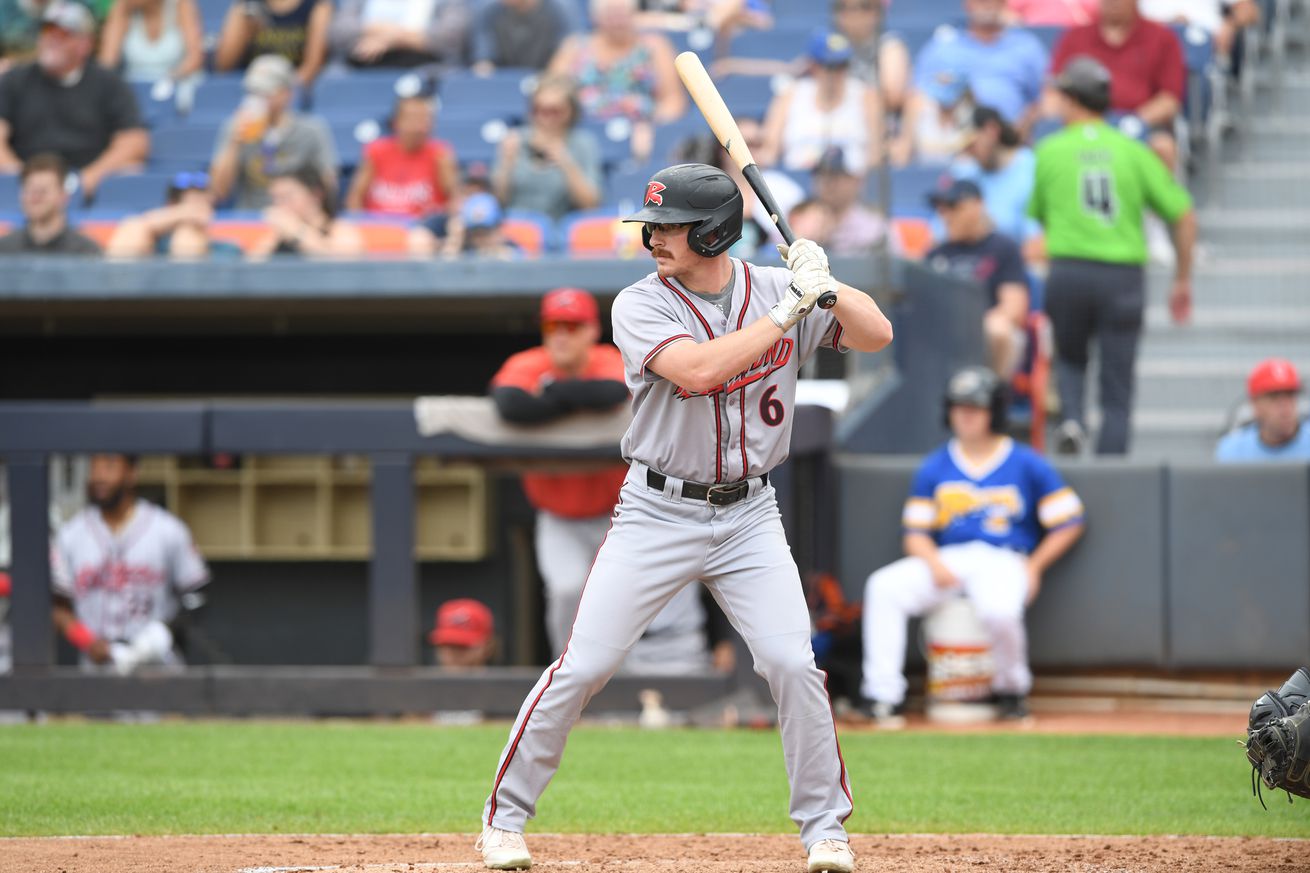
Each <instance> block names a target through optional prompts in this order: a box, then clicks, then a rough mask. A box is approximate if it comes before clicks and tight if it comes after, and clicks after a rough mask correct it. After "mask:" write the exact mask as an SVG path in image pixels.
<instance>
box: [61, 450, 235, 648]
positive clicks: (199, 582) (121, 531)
mask: <svg viewBox="0 0 1310 873" xmlns="http://www.w3.org/2000/svg"><path fill="white" fill-rule="evenodd" d="M135 485H136V460H135V459H134V458H132V457H130V456H127V455H94V456H92V458H91V469H90V475H89V478H88V481H87V499H88V500H89V502H90V503H91V505H90V506H88V507H87V508H86V509H84V510H82V511H81V512H79V513H78V514H77V515H75V516H73V518H71V519H69V520H68V522H67V523H66V524H64V525H63V526H62V527H61V528H60V529H59V531H58V532H57V533H56V534H55V539H54V544H53V546H52V547H51V555H50V571H51V577H52V582H53V587H54V592H55V610H54V616H55V626H56V627H57V628H58V629H59V631H60V632H61V633H63V634H64V636H65V637H66V638H67V639H68V641H69V642H71V643H72V644H73V645H74V646H76V647H77V648H78V650H79V651H81V653H82V666H83V668H84V669H88V670H95V669H97V668H98V667H103V668H105V669H107V670H110V671H112V672H115V673H119V674H127V673H131V672H132V671H133V670H135V669H136V668H137V667H138V666H142V665H145V664H162V665H175V664H180V663H181V657H180V655H179V654H178V653H177V651H176V650H175V649H174V645H173V643H174V639H173V637H174V631H175V630H176V628H177V626H178V624H179V622H180V621H181V620H182V618H183V617H184V616H185V614H186V612H187V610H186V607H185V606H184V601H190V599H191V598H194V597H196V596H197V595H196V594H195V592H197V591H198V590H199V589H200V588H201V587H202V586H203V585H205V583H207V582H208V581H209V570H208V568H207V567H206V566H205V562H204V560H203V559H202V558H201V557H200V554H199V553H198V552H197V551H196V548H195V546H194V545H193V544H192V542H191V533H190V531H188V530H187V528H186V525H184V524H183V523H182V522H181V521H180V520H178V519H177V518H176V517H175V516H173V515H171V514H169V513H168V511H166V510H164V509H162V508H160V507H158V506H156V505H155V504H153V503H150V502H148V501H145V500H140V499H138V498H137V496H136V493H135ZM192 602H193V601H192Z"/></svg>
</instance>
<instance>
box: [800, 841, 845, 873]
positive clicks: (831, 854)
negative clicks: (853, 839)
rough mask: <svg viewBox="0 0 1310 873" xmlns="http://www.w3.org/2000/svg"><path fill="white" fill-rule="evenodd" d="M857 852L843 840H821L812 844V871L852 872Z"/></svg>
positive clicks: (825, 872)
mask: <svg viewBox="0 0 1310 873" xmlns="http://www.w3.org/2000/svg"><path fill="white" fill-rule="evenodd" d="M854 869H855V853H854V852H852V851H851V844H850V843H848V842H845V841H843V840H819V841H818V842H817V843H815V844H814V845H813V846H810V873H851V871H853V870H854Z"/></svg>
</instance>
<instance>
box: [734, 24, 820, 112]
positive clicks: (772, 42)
mask: <svg viewBox="0 0 1310 873" xmlns="http://www.w3.org/2000/svg"><path fill="white" fill-rule="evenodd" d="M815 19H816V20H815V23H814V24H812V25H810V26H809V27H805V26H803V25H802V26H800V27H785V28H784V27H773V28H771V29H769V30H742V31H739V32H738V33H737V34H736V35H735V36H733V38H732V42H731V43H729V45H728V57H733V58H768V59H770V60H775V61H791V60H795V59H796V58H798V57H800V56H801V55H803V54H804V53H805V51H806V50H807V49H808V48H809V45H810V38H811V36H812V35H813V34H814V31H815V30H816V29H818V28H821V27H824V26H826V22H825V21H824V19H823V18H821V17H819V16H815ZM729 105H732V104H729Z"/></svg>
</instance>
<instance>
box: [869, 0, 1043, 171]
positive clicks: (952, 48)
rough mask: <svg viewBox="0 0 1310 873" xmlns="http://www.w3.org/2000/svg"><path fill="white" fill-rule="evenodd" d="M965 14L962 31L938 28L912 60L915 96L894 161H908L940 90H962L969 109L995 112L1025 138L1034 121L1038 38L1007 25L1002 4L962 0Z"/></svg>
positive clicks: (937, 108) (1037, 98) (1040, 76)
mask: <svg viewBox="0 0 1310 873" xmlns="http://www.w3.org/2000/svg"><path fill="white" fill-rule="evenodd" d="M964 11H965V15H966V16H967V18H968V26H967V27H966V28H965V29H964V30H957V29H955V28H952V27H947V28H939V29H938V30H937V32H936V33H934V34H933V37H932V39H931V40H929V41H928V44H927V45H925V46H924V47H923V48H922V49H920V50H919V54H918V56H917V57H916V58H915V59H914V88H915V92H914V94H913V95H912V96H911V98H910V100H909V105H908V107H907V110H906V116H905V119H904V122H903V124H902V126H901V132H900V135H899V136H898V138H897V145H896V155H895V157H896V159H897V161H898V162H899V163H905V162H906V161H908V160H909V157H910V154H911V152H912V147H913V140H914V137H916V136H917V135H918V130H917V128H918V125H919V124H920V123H921V118H923V117H924V116H928V117H929V118H931V115H932V113H933V112H934V111H940V110H941V108H942V103H941V102H940V99H941V98H940V94H939V92H941V91H942V89H945V90H946V91H955V90H956V89H959V88H967V89H968V92H969V94H970V95H971V97H972V98H973V103H974V105H984V106H991V107H993V108H995V109H996V110H997V111H999V112H1000V113H1001V115H1002V116H1004V117H1005V119H1006V120H1007V121H1009V122H1010V123H1011V124H1013V125H1014V126H1015V127H1016V128H1017V129H1018V130H1019V131H1021V132H1023V133H1025V134H1026V132H1027V131H1028V128H1029V126H1030V125H1031V124H1032V123H1033V121H1034V120H1036V118H1037V113H1038V110H1039V108H1040V98H1041V96H1042V80H1043V77H1044V76H1045V74H1046V68H1047V62H1048V58H1047V55H1046V49H1045V47H1044V46H1043V45H1042V43H1041V40H1039V39H1038V38H1037V37H1035V36H1033V34H1031V33H1029V32H1028V31H1027V30H1024V29H1023V28H1019V27H1007V26H1006V22H1005V0H964ZM966 117H967V116H966Z"/></svg>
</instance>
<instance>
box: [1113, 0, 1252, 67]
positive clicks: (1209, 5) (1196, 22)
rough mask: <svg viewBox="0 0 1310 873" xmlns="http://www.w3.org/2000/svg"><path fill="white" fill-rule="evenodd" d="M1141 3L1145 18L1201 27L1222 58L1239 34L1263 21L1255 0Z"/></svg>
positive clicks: (1144, 0) (1141, 0)
mask: <svg viewBox="0 0 1310 873" xmlns="http://www.w3.org/2000/svg"><path fill="white" fill-rule="evenodd" d="M1139 4H1140V5H1139V7H1138V9H1139V11H1140V12H1141V14H1142V17H1143V18H1149V19H1150V20H1151V21H1158V22H1160V23H1161V24H1181V25H1188V26H1190V27H1199V28H1201V29H1202V30H1204V31H1205V32H1206V33H1207V34H1209V35H1210V38H1211V39H1213V40H1214V43H1215V52H1216V53H1217V54H1218V55H1219V56H1220V57H1222V58H1227V57H1229V56H1230V55H1231V53H1232V50H1233V44H1234V43H1235V42H1236V41H1237V34H1239V33H1241V32H1242V30H1244V29H1245V28H1247V27H1250V26H1251V25H1253V24H1257V23H1258V22H1259V21H1260V6H1259V4H1258V3H1256V2H1255V0H1139Z"/></svg>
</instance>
